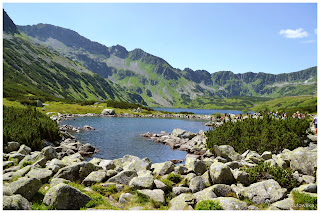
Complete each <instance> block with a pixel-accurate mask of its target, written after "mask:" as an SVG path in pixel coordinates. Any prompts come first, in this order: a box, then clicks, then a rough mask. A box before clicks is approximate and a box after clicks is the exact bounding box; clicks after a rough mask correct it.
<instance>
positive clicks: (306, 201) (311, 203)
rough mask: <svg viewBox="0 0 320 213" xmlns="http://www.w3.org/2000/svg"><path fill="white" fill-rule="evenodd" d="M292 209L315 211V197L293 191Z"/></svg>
mask: <svg viewBox="0 0 320 213" xmlns="http://www.w3.org/2000/svg"><path fill="white" fill-rule="evenodd" d="M292 193H293V200H294V209H297V210H317V197H313V196H310V195H308V194H304V193H299V192H298V191H293V192H292Z"/></svg>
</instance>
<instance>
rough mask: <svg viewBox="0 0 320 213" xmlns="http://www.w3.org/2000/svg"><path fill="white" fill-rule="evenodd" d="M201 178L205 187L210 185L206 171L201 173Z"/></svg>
mask: <svg viewBox="0 0 320 213" xmlns="http://www.w3.org/2000/svg"><path fill="white" fill-rule="evenodd" d="M201 178H202V180H203V182H204V184H205V185H206V186H210V185H211V178H210V174H209V171H206V172H205V173H203V175H201Z"/></svg>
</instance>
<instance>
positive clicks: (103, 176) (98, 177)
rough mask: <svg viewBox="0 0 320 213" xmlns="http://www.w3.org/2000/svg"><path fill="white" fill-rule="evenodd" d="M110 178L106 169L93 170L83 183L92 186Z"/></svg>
mask: <svg viewBox="0 0 320 213" xmlns="http://www.w3.org/2000/svg"><path fill="white" fill-rule="evenodd" d="M108 178H109V177H108V175H107V173H106V172H105V171H93V172H91V173H90V174H89V175H88V176H87V177H86V178H85V179H84V180H83V181H82V184H84V185H85V186H90V185H93V184H96V183H103V182H105V181H106V180H107V179H108Z"/></svg>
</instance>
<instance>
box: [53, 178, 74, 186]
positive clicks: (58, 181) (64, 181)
mask: <svg viewBox="0 0 320 213" xmlns="http://www.w3.org/2000/svg"><path fill="white" fill-rule="evenodd" d="M60 183H71V181H70V180H66V179H63V178H53V179H52V180H51V181H50V187H54V186H56V185H58V184H60Z"/></svg>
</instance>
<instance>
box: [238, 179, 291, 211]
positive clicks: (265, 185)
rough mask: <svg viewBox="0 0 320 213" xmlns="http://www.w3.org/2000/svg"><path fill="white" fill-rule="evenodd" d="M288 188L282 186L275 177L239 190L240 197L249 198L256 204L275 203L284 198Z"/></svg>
mask: <svg viewBox="0 0 320 213" xmlns="http://www.w3.org/2000/svg"><path fill="white" fill-rule="evenodd" d="M286 192H287V189H285V188H281V186H280V185H279V183H278V182H277V181H275V180H273V179H270V180H266V181H261V182H258V183H254V184H251V185H250V186H248V187H242V188H241V189H240V191H239V192H238V197H239V198H240V199H244V198H248V199H249V200H251V201H252V202H253V203H255V204H258V205H259V204H262V203H274V202H276V201H278V200H280V199H282V198H283V197H284V196H285V194H286Z"/></svg>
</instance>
